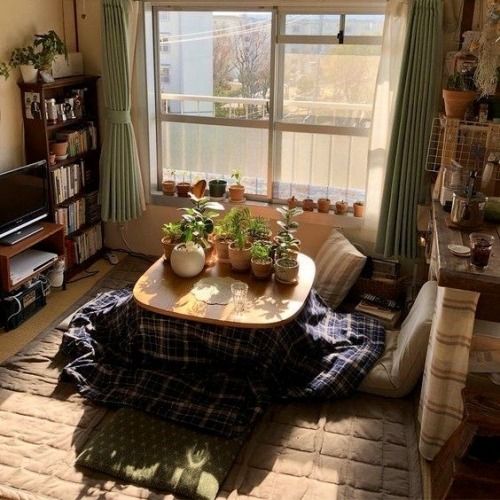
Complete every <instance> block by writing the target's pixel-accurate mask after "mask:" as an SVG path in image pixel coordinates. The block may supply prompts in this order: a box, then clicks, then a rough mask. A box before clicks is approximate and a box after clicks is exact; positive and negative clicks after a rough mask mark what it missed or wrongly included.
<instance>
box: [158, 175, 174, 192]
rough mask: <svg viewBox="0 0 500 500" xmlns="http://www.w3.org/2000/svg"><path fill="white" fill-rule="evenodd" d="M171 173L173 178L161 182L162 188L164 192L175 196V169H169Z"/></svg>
mask: <svg viewBox="0 0 500 500" xmlns="http://www.w3.org/2000/svg"><path fill="white" fill-rule="evenodd" d="M169 175H170V177H171V179H166V180H164V181H163V182H162V183H161V190H162V191H163V194H166V195H167V196H173V195H174V194H175V170H169Z"/></svg>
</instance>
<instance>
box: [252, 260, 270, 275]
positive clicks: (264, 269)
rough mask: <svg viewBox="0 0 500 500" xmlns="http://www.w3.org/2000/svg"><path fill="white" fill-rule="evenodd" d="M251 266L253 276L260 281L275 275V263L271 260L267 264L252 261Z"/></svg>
mask: <svg viewBox="0 0 500 500" xmlns="http://www.w3.org/2000/svg"><path fill="white" fill-rule="evenodd" d="M250 264H251V266H252V273H253V275H254V276H255V277H256V278H257V279H259V280H265V279H268V278H269V277H270V276H271V274H272V273H273V261H272V260H271V259H270V258H269V259H268V260H267V261H266V262H262V261H261V260H255V259H252V260H251V261H250Z"/></svg>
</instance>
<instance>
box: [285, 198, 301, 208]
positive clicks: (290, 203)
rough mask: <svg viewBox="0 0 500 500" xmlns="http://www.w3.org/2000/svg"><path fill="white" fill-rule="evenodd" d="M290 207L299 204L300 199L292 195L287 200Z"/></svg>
mask: <svg viewBox="0 0 500 500" xmlns="http://www.w3.org/2000/svg"><path fill="white" fill-rule="evenodd" d="M287 204H288V208H295V207H298V206H299V200H297V198H295V196H291V197H290V198H288V200H287Z"/></svg>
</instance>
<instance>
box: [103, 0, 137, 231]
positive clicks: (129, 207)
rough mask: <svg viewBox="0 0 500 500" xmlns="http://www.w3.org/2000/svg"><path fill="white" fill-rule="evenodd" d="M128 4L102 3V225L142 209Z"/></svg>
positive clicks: (134, 215) (119, 0) (108, 0)
mask: <svg viewBox="0 0 500 500" xmlns="http://www.w3.org/2000/svg"><path fill="white" fill-rule="evenodd" d="M130 1H131V0H102V55H103V72H102V73H103V90H104V103H105V106H106V110H105V113H106V114H105V119H106V125H105V134H104V141H103V145H102V152H101V160H100V170H101V181H100V200H101V205H102V208H101V213H102V219H103V220H104V221H112V222H126V221H129V220H131V219H135V218H137V217H139V216H140V214H141V212H142V211H143V210H144V209H145V203H144V191H143V186H142V179H141V172H140V168H139V160H138V155H137V145H136V142H135V136H134V129H133V126H132V122H131V119H130V61H129V53H128V47H129V40H128V36H129V33H128V21H129V9H130V7H131V3H130Z"/></svg>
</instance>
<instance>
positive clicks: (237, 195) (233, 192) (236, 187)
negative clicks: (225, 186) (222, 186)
mask: <svg viewBox="0 0 500 500" xmlns="http://www.w3.org/2000/svg"><path fill="white" fill-rule="evenodd" d="M229 198H230V201H232V202H233V203H240V202H242V201H243V200H244V199H245V186H242V185H241V184H233V185H231V186H229Z"/></svg>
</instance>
